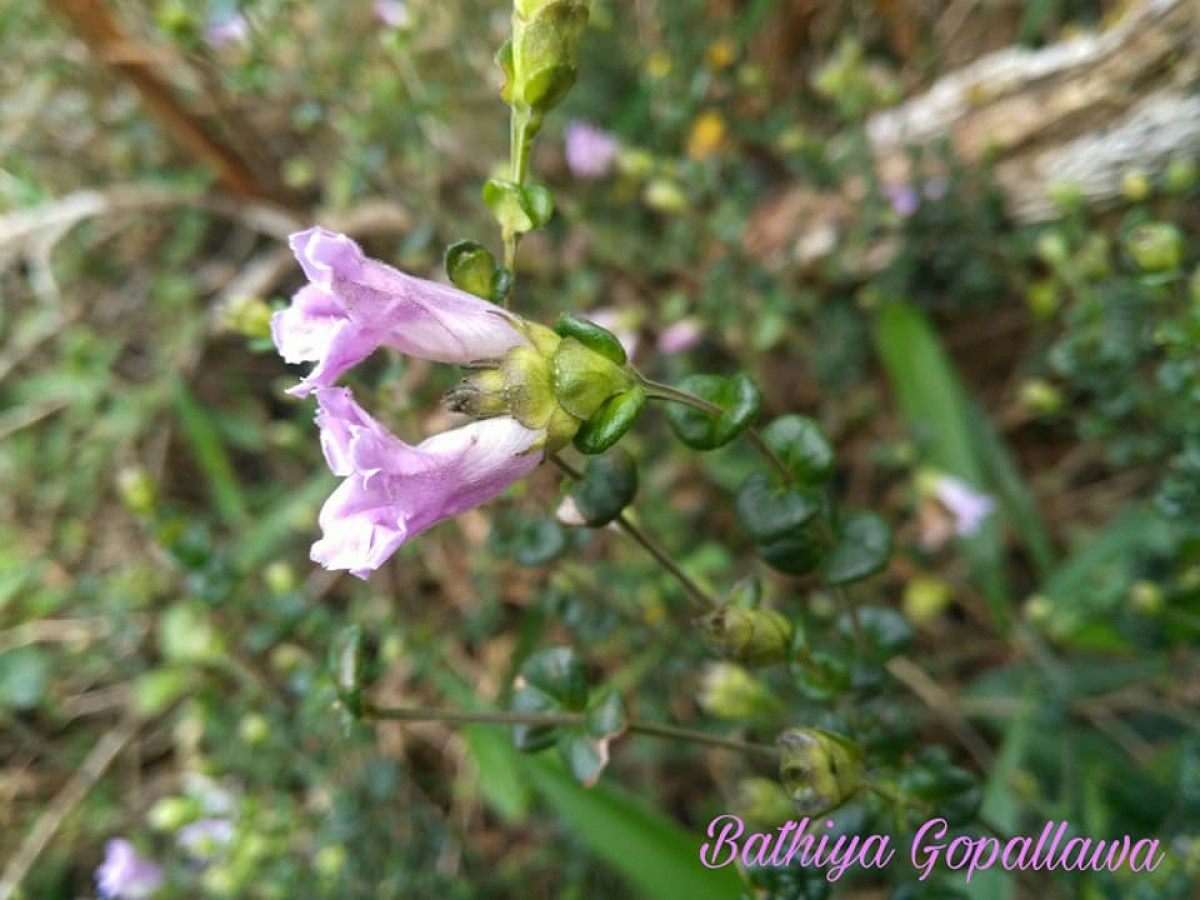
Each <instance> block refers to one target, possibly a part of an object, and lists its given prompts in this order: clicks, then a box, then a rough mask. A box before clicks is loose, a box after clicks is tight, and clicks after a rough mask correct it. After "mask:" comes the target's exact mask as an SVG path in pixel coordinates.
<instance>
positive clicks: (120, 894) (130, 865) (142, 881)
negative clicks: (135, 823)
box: [96, 838, 165, 900]
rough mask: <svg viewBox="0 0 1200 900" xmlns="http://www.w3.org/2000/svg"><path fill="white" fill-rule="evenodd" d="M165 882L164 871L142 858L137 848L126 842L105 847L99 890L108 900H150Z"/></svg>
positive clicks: (117, 841) (98, 879)
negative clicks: (148, 899) (144, 899)
mask: <svg viewBox="0 0 1200 900" xmlns="http://www.w3.org/2000/svg"><path fill="white" fill-rule="evenodd" d="M164 880H165V878H164V876H163V870H162V868H161V867H159V866H157V865H155V864H154V863H152V862H150V860H147V859H142V858H141V857H140V856H138V855H137V851H136V850H134V849H133V844H131V843H130V842H129V841H127V840H125V839H124V838H114V839H113V840H111V841H109V842H108V843H107V844H105V845H104V862H103V863H102V864H101V865H100V867H99V868H98V869H96V888H97V890H99V892H100V896H101V897H103V898H105V900H140V898H143V897H149V896H151V895H153V894H154V892H155V891H157V890H158V889H159V888H160V887H162V885H163V881H164Z"/></svg>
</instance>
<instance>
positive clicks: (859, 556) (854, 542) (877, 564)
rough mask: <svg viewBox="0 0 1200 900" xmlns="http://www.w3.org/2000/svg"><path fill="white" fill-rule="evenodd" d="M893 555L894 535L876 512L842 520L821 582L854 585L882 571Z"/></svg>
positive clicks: (834, 584) (853, 515) (859, 513)
mask: <svg viewBox="0 0 1200 900" xmlns="http://www.w3.org/2000/svg"><path fill="white" fill-rule="evenodd" d="M891 555H892V532H891V530H890V529H889V528H888V526H887V523H886V522H885V521H884V520H883V519H882V518H880V517H879V516H878V515H876V514H875V513H873V512H858V513H853V514H852V515H849V516H847V517H846V518H845V519H843V520H842V523H841V527H840V528H839V529H838V535H837V540H836V541H835V542H834V545H833V547H832V548H831V549H830V551H829V557H828V559H827V560H826V561H825V571H824V572H823V573H822V576H821V579H822V581H824V582H825V583H826V584H828V585H833V586H838V585H845V584H853V583H854V582H856V581H862V580H863V579H864V578H869V577H871V576H872V575H874V574H875V573H876V572H879V571H882V569H883V568H884V567H885V566H886V565H887V563H888V559H889V558H890V557H891Z"/></svg>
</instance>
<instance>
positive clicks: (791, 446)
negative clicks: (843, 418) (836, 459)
mask: <svg viewBox="0 0 1200 900" xmlns="http://www.w3.org/2000/svg"><path fill="white" fill-rule="evenodd" d="M763 440H764V441H765V442H766V444H767V446H768V447H770V448H771V450H772V452H774V453H775V455H776V456H778V457H779V458H780V459H781V460H782V461H783V463H784V464H785V465H786V466H787V467H788V469H790V470H791V472H792V475H793V476H795V478H796V480H797V481H798V482H800V483H801V484H822V483H823V482H825V481H826V480H827V479H828V478H829V476H830V474H832V472H833V448H832V447H831V446H830V445H829V440H828V439H827V438H826V437H825V433H824V432H822V431H821V428H820V426H818V425H817V423H816V422H814V421H813V420H812V419H809V418H807V417H806V416H798V415H787V416H781V417H780V418H778V419H776V420H775V421H773V422H771V424H769V425H768V426H767V427H766V428H764V429H763Z"/></svg>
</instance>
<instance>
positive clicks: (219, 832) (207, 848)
mask: <svg viewBox="0 0 1200 900" xmlns="http://www.w3.org/2000/svg"><path fill="white" fill-rule="evenodd" d="M232 840H233V823H232V822H230V821H229V820H228V819H197V820H196V821H195V822H192V823H191V824H189V825H184V826H183V827H182V828H180V829H179V831H177V832H175V841H176V843H178V844H179V846H180V847H182V848H183V851H184V852H185V853H187V854H188V855H189V856H192V857H196V858H206V857H208V856H211V855H212V854H213V852H215V851H216V850H219V849H221V848H223V847H225V846H227V845H228V844H229V842H230V841H232Z"/></svg>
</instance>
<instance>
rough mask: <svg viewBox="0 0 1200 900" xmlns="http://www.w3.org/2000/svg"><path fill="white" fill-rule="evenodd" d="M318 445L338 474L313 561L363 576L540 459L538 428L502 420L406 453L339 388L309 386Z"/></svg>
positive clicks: (541, 434) (476, 424)
mask: <svg viewBox="0 0 1200 900" xmlns="http://www.w3.org/2000/svg"><path fill="white" fill-rule="evenodd" d="M317 403H318V405H319V407H320V408H319V410H318V411H317V424H318V425H319V426H320V428H321V449H322V450H324V452H325V460H326V462H328V463H329V468H330V469H332V470H333V473H334V474H335V475H340V476H343V477H344V478H345V481H343V482H342V484H341V486H339V487H338V488H337V490H335V491H334V492H333V494H332V495H331V496H330V497H329V499H328V500H327V501H326V502H325V505H324V507H322V509H321V514H320V517H319V519H318V521H319V522H320V525H321V530H322V533H323V534H322V537H321V540H319V541H317V543H315V544H314V545H313V548H312V559H313V561H314V562H318V563H320V564H321V565H323V566H324V567H325V568H327V569H348V570H349V571H350V574H351V575H355V576H357V577H359V578H366V577H367V575H368V574H370V573H371V572H372V571H374V570H375V569H377V568H379V566H381V565H382V564H383V563H384V561H385V560H386V559H387V558H388V557H389V556H391V555H392V554H393V553H395V552H396V550H397V549H398V548H399V547H400V545H401V544H403V543H404V542H405V541H407V540H408V539H409V538H411V537H412V536H414V535H416V534H419V533H420V532H422V531H424V530H425V529H427V528H429V527H431V526H432V525H435V524H437V523H438V522H440V521H441V520H442V519H447V518H450V517H451V516H455V515H458V514H459V513H460V512H463V511H464V510H467V509H470V508H471V507H474V506H478V505H479V504H481V503H483V502H484V501H486V500H489V499H491V498H492V497H494V496H496V495H497V494H499V493H500V492H501V491H503V490H504V489H505V488H507V487H508V486H509V485H511V484H513V483H514V482H517V481H519V480H520V479H522V478H524V477H525V476H526V475H528V474H529V473H530V472H532V471H533V470H534V469H535V468H537V466H538V464H539V463H541V461H542V453H541V446H542V443H543V441H544V439H545V432H544V431H535V430H532V429H529V428H526V427H525V426H524V425H521V424H520V423H519V422H517V421H516V420H515V419H511V418H508V417H507V416H501V417H497V418H493V419H483V420H481V421H475V422H471V423H469V424H467V425H464V426H462V427H461V428H456V429H454V430H453V431H447V432H444V433H442V434H438V435H434V436H433V437H431V438H427V439H426V440H425V441H423V442H422V443H420V444H419V445H417V446H416V447H410V446H409V445H408V444H406V443H404V442H403V441H401V440H400V439H399V438H397V437H395V436H393V435H392V434H390V433H389V432H388V431H387V430H386V429H385V428H383V426H381V425H380V424H379V423H378V422H376V421H375V420H374V419H372V418H371V417H370V416H369V415H367V413H365V412H364V411H363V410H362V408H361V407H359V405H358V404H357V403H355V402H354V398H353V396H351V394H350V391H349V390H347V389H346V388H320V389H318V390H317Z"/></svg>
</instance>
